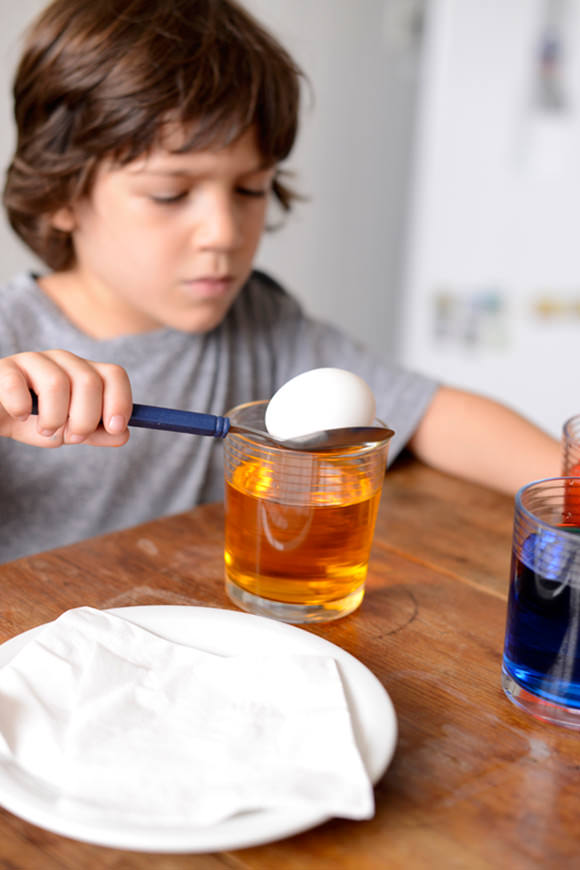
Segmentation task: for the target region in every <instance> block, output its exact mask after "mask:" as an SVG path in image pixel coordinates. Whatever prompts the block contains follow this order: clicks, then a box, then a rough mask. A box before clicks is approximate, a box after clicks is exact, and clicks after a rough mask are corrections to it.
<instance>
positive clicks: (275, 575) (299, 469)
mask: <svg viewBox="0 0 580 870" xmlns="http://www.w3.org/2000/svg"><path fill="white" fill-rule="evenodd" d="M267 404H268V403H267V401H262V402H251V403H249V404H246V405H240V406H238V407H237V408H234V409H233V410H232V411H230V412H229V413H228V416H229V417H230V419H231V421H232V423H234V424H237V425H240V426H251V427H252V428H254V429H258V430H260V431H264V432H265V431H266V430H265V426H264V413H265V410H266V407H267ZM380 425H383V424H382V423H381V424H380ZM388 440H389V439H387V440H385V441H381V442H378V443H376V444H364V445H362V446H359V447H350V448H346V449H345V448H343V449H339V450H336V449H335V450H331V451H319V452H316V451H312V452H298V451H293V450H287V449H284V448H278V447H271V446H269V445H267V444H263V443H260V441H259V440H258V439H257V438H253V437H252V436H250V435H241V434H237V433H236V434H234V433H230V434H229V435H228V437H227V438H226V439H225V441H224V451H225V454H224V473H225V514H226V523H225V536H226V543H225V572H226V591H227V593H228V595H229V597H230V599H231V600H232V601H233V602H234V604H236V605H237V606H238V607H241V608H242V609H243V610H247V611H249V612H250V613H257V614H260V615H262V616H270V617H273V618H274V619H278V620H282V621H283V622H293V623H302V622H326V621H329V620H332V619H338V618H339V617H342V616H346V615H347V614H348V613H351V612H352V611H353V610H355V608H357V607H358V606H359V605H360V603H361V601H362V599H363V596H364V588H365V579H366V574H367V567H368V559H369V553H370V548H371V543H372V539H373V533H374V527H375V520H376V516H377V511H378V507H379V499H380V495H381V489H382V485H383V479H384V476H385V469H386V463H387V451H388V446H389V445H388Z"/></svg>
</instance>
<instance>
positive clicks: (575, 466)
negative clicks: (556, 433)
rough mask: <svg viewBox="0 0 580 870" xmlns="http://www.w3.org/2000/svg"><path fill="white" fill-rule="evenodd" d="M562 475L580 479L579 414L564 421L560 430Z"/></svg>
mask: <svg viewBox="0 0 580 870" xmlns="http://www.w3.org/2000/svg"><path fill="white" fill-rule="evenodd" d="M562 474H563V475H565V476H568V477H580V414H578V415H576V416H575V417H570V419H569V420H566V422H565V423H564V427H563V429H562Z"/></svg>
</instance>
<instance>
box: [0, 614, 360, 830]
mask: <svg viewBox="0 0 580 870" xmlns="http://www.w3.org/2000/svg"><path fill="white" fill-rule="evenodd" d="M0 758H4V759H7V760H12V761H13V762H14V763H16V764H17V765H18V766H19V767H20V768H22V769H24V770H25V771H27V772H28V773H30V774H32V775H33V776H35V777H37V778H39V779H41V780H44V781H45V782H46V783H48V784H49V785H50V786H51V788H52V789H53V790H54V791H55V793H56V794H57V796H58V798H57V799H58V801H59V802H60V803H61V805H62V809H63V810H64V811H66V812H67V813H68V814H69V815H71V814H72V815H74V816H75V817H81V818H84V819H87V818H90V819H91V820H97V821H99V822H107V821H109V822H114V823H123V821H125V822H130V823H132V824H139V825H140V824H143V825H144V826H145V825H155V826H160V825H163V826H168V825H184V824H187V825H195V826H203V825H211V824H215V823H217V822H219V821H222V820H224V819H226V818H227V817H229V816H231V815H233V814H235V813H239V812H243V811H247V810H256V809H273V808H278V809H279V808H283V807H287V808H288V807H294V808H296V807H300V808H304V807H305V806H306V807H310V808H312V810H313V811H317V812H318V811H319V812H320V813H321V814H322V815H327V816H332V815H335V816H345V817H348V818H355V819H362V818H369V817H370V816H372V815H373V812H374V800H373V790H372V785H371V783H370V781H369V778H368V775H367V773H366V771H365V768H364V765H363V763H362V759H361V757H360V754H359V751H358V748H357V746H356V743H355V739H354V735H353V730H352V727H351V721H350V715H349V711H348V707H347V703H346V699H345V697H344V692H343V689H342V684H341V680H340V675H339V673H338V670H337V666H336V663H335V662H334V660H333V659H331V658H328V657H322V656H312V655H270V654H269V653H268V650H265V651H264V655H263V656H262V655H260V656H258V655H237V656H232V657H222V656H216V655H212V654H209V653H207V652H202V651H200V650H196V649H193V648H191V647H187V646H183V645H181V644H177V643H171V642H169V641H167V640H164V639H162V638H160V637H158V636H157V635H155V634H153V633H151V632H150V631H147V630H145V629H143V628H140V627H138V626H136V625H134V624H133V623H131V622H129V621H128V620H126V619H123V618H121V617H119V616H114V615H112V614H109V613H105V612H102V611H98V610H93V609H92V608H88V607H83V608H79V609H76V610H69V611H67V612H66V613H64V614H63V615H62V616H61V617H60V618H59V619H57V620H56V621H55V622H53V623H50V624H49V625H47V626H45V627H44V628H43V630H42V631H41V632H40V633H39V634H38V635H36V636H35V637H34V638H33V639H32V640H31V641H30V642H29V643H28V644H27V645H26V646H25V647H23V648H22V649H21V650H20V651H19V652H18V653H17V654H16V655H15V656H14V658H13V659H12V660H11V661H10V662H9V663H8V664H7V665H5V666H4V667H3V668H2V669H1V670H0Z"/></svg>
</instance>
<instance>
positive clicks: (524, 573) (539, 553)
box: [504, 527, 580, 708]
mask: <svg viewBox="0 0 580 870" xmlns="http://www.w3.org/2000/svg"><path fill="white" fill-rule="evenodd" d="M566 531H568V532H575V533H577V534H580V529H578V528H570V527H566ZM538 568H540V569H541V570H538ZM578 573H579V569H578V566H577V565H576V564H575V560H574V559H573V558H571V557H570V555H569V550H568V551H567V553H565V552H563V551H562V548H558V545H557V540H556V539H555V538H554V537H552V540H551V541H548V542H547V544H544V543H543V541H542V540H541V539H540V538H539V535H537V534H533V535H530V536H529V538H528V539H527V540H526V541H525V542H524V546H523V547H522V552H521V554H520V557H519V558H518V557H516V556H515V555H514V556H513V557H512V568H511V582H510V595H509V603H508V614H507V627H506V640H505V649H504V667H505V669H506V670H507V671H508V673H509V674H510V676H511V677H512V678H513V679H514V680H515V681H516V683H518V685H520V686H521V687H522V688H523V689H526V690H527V691H528V692H532V693H533V694H534V695H537V696H539V697H541V698H544V699H545V700H547V701H551V702H553V703H556V704H561V705H563V706H565V707H576V708H580V583H579V577H578ZM572 575H573V576H574V580H573V581H572V579H571V578H572Z"/></svg>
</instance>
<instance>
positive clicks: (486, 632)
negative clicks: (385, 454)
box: [0, 458, 580, 870]
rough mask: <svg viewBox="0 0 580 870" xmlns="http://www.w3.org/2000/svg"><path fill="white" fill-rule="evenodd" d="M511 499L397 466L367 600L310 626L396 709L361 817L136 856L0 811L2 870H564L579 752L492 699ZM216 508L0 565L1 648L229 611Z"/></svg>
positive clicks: (574, 855) (574, 848)
mask: <svg viewBox="0 0 580 870" xmlns="http://www.w3.org/2000/svg"><path fill="white" fill-rule="evenodd" d="M512 519H513V502H512V500H511V499H509V498H506V497H505V496H501V495H498V494H496V493H493V492H490V491H488V490H486V489H484V488H482V487H476V486H472V485H469V484H466V483H464V482H462V481H459V480H456V479H454V478H451V477H447V476H444V475H441V474H439V473H437V472H435V471H433V470H431V469H428V468H426V467H424V466H421V465H420V464H418V463H416V462H412V461H409V460H408V459H407V458H403V459H402V460H401V461H400V462H399V463H398V464H397V465H396V467H395V468H393V469H392V470H390V471H389V472H388V474H387V477H386V480H385V487H384V493H383V498H382V502H381V508H380V512H379V518H378V521H377V530H376V534H375V541H374V545H373V551H372V557H371V563H370V568H369V576H368V583H367V593H366V596H365V599H364V601H363V604H362V606H361V608H360V609H359V610H358V611H356V612H355V613H354V614H352V615H351V616H349V617H347V618H346V619H343V620H340V621H338V622H335V623H330V624H327V625H322V626H316V627H313V628H311V629H308V630H310V631H312V632H314V633H316V634H318V635H320V636H321V637H325V638H327V639H328V640H330V641H332V642H333V643H336V644H338V645H339V646H341V647H343V648H344V649H346V650H348V651H349V652H350V653H352V654H353V655H354V656H356V657H357V658H358V659H359V660H360V661H362V662H363V663H364V664H365V665H367V666H368V667H369V668H370V669H371V671H373V673H374V674H376V676H377V677H378V678H379V680H380V681H381V682H382V683H383V685H384V686H385V687H386V689H387V690H388V692H389V694H390V696H391V698H392V700H393V703H394V705H395V708H396V711H397V716H398V724H399V738H398V744H397V749H396V753H395V757H394V759H393V762H392V764H391V766H390V767H389V769H388V770H387V772H386V774H385V776H384V777H383V779H382V781H381V782H380V783H379V784H378V786H377V789H376V804H377V807H376V814H375V817H374V818H373V819H372V820H370V821H368V822H362V823H361V822H357V823H355V822H351V821H345V820H339V819H335V820H332V821H331V822H328V823H327V824H325V825H322V826H320V827H318V828H316V829H313V830H312V831H308V832H306V833H304V834H301V835H299V836H295V837H292V838H289V839H286V840H282V841H279V842H277V843H273V844H270V845H266V846H261V847H256V848H251V849H244V850H239V851H236V852H230V853H222V854H215V855H152V854H151V855H147V854H142V853H133V852H129V851H127V852H125V851H119V850H114V849H106V848H101V847H96V846H91V845H87V844H83V843H78V842H76V841H74V840H70V839H67V838H64V837H59V836H57V835H55V834H51V833H49V832H46V831H42V830H40V829H38V828H35V827H34V826H32V825H29V824H27V823H26V822H24V821H21V820H20V819H18V818H16V817H15V816H12V815H11V814H9V813H7V812H1V813H0V867H2V868H12V867H22V868H42V870H45V868H46V870H53V868H55V870H56V868H71V870H72V868H75V870H77V868H79V867H82V868H87V870H92V868H118V870H121V868H122V870H133V868H135V870H136V868H139V870H142V868H143V870H149V868H151V870H181V868H190V867H191V868H208V870H214V868H215V870H217V868H232V870H236V868H244V870H245V868H248V870H249V868H252V870H272V868H277V870H278V868H279V870H303V868H316V870H323V868H329V870H330V868H333V870H335V868H345V870H346V868H353V870H367V868H368V870H374V868H385V867H389V868H406V870H408V868H469V870H480V868H481V870H484V868H494V870H495V868H498V867H509V868H516V870H517V868H536V867H563V866H575V862H576V863H577V861H578V854H579V852H580V833H579V832H578V826H577V823H576V807H577V797H576V792H577V783H578V778H579V770H580V740H579V739H578V735H576V734H575V733H573V732H571V731H567V730H564V729H560V728H557V727H555V726H551V725H546V724H543V723H540V722H537V721H536V720H534V719H532V718H531V717H529V716H527V715H525V714H524V713H520V712H519V711H518V710H517V709H516V708H515V707H513V706H512V705H511V704H510V703H509V702H508V701H507V699H506V698H505V696H504V695H503V692H502V691H501V688H500V666H501V653H502V646H503V633H504V624H505V610H506V593H507V585H508V571H509V558H510V543H511V530H512ZM222 551H223V508H222V506H221V505H218V504H216V505H207V506H204V507H201V508H197V509H195V510H193V511H191V512H188V513H185V514H181V515H179V516H175V517H170V518H166V519H161V520H158V521H156V522H154V523H149V524H146V525H143V526H139V527H137V528H135V529H130V530H126V531H123V532H119V533H116V534H113V535H108V536H105V537H102V538H96V539H94V540H90V541H84V542H82V543H80V544H76V545H73V546H69V547H65V548H63V549H60V550H54V551H51V552H48V553H43V554H41V555H39V556H35V557H31V558H27V559H22V560H19V561H17V562H12V563H10V564H7V565H4V566H0V583H1V588H2V590H3V593H2V594H3V607H2V619H1V620H0V639H1V640H5V639H6V638H9V637H11V636H12V635H15V634H17V633H19V632H21V631H23V630H25V629H27V628H30V627H32V626H34V625H38V624H40V623H44V622H46V621H47V620H50V619H53V618H55V617H56V616H58V615H59V614H60V613H61V612H62V611H63V610H66V609H68V608H70V607H75V606H80V605H92V606H94V607H99V608H108V607H120V606H130V605H138V604H189V605H202V606H210V607H221V608H231V607H232V605H231V604H230V603H229V600H228V599H227V597H226V595H225V592H224V588H223V564H222Z"/></svg>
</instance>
